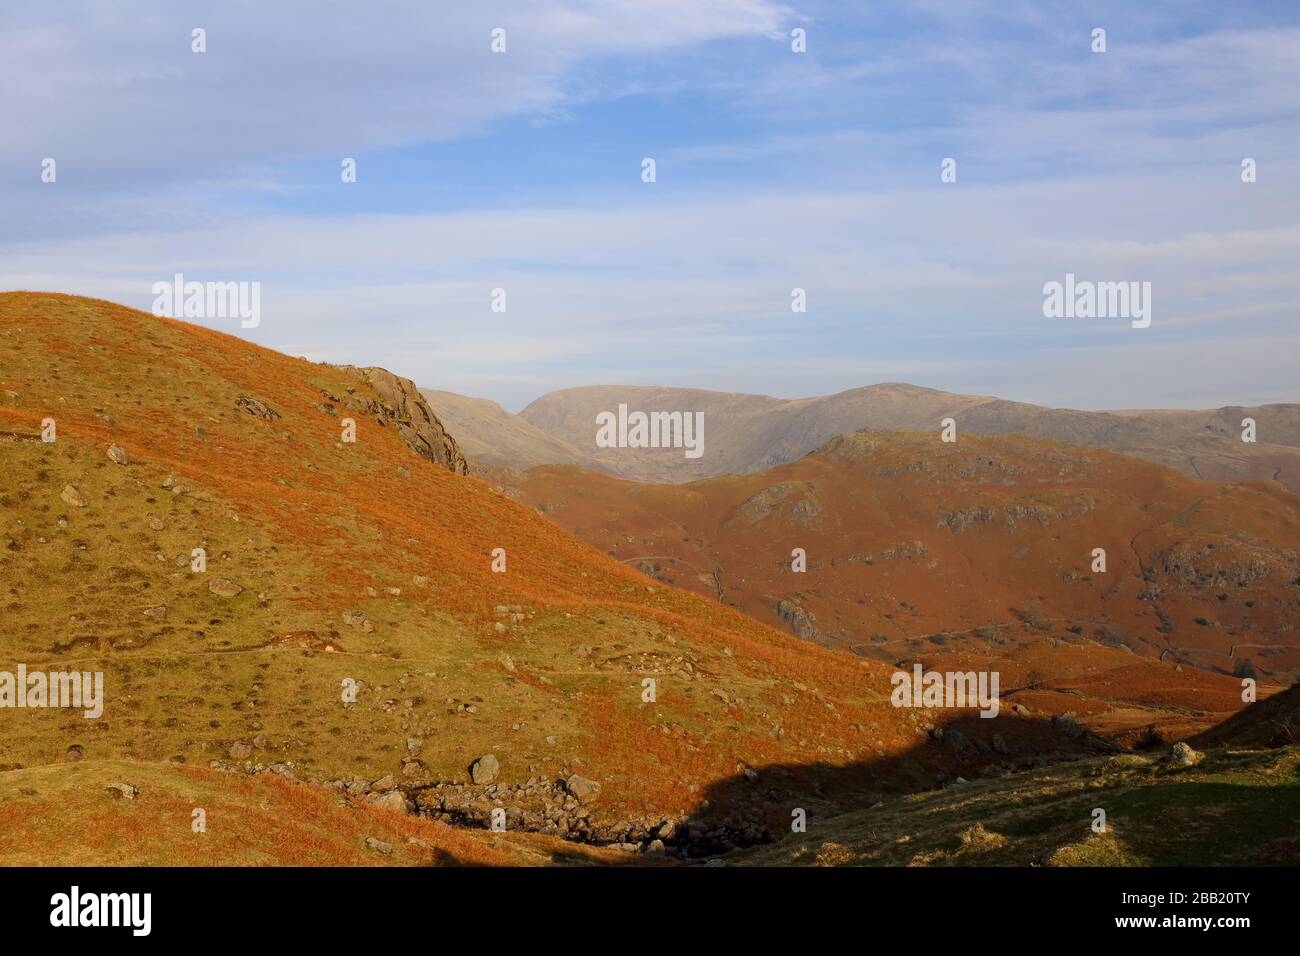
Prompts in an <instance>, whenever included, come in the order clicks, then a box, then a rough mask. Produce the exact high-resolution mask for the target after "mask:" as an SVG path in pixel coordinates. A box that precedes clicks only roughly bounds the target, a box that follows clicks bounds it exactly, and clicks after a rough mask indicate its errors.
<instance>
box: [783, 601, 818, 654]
mask: <svg viewBox="0 0 1300 956" xmlns="http://www.w3.org/2000/svg"><path fill="white" fill-rule="evenodd" d="M776 616H777V617H779V618H780V619H781V620H783V621H785V622H786V623H787V624H789V625H790V633H792V634H793V635H794V636H795V637H798V638H802V639H803V640H805V641H813V642H816V643H819V644H820V643H823V637H822V632H821V630H820V629H818V627H817V618H816V616H815V615H814V614H813V613H812V612H811V611H805V610H804V609H803V608H801V607H800V606H799V605H798V604H796V603H794V601H787V600H786V599H785V598H782V599H781V600H779V601H777V602H776Z"/></svg>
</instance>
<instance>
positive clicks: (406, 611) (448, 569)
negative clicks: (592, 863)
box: [0, 294, 954, 821]
mask: <svg viewBox="0 0 1300 956" xmlns="http://www.w3.org/2000/svg"><path fill="white" fill-rule="evenodd" d="M0 346H2V347H3V349H4V351H5V356H6V361H5V363H4V366H3V373H2V375H3V379H2V380H0V402H2V403H3V404H0V432H3V433H4V436H3V437H0V470H2V471H3V474H4V475H5V477H6V481H5V487H4V490H3V493H0V578H2V580H3V582H4V595H3V599H4V605H3V608H4V630H3V635H2V639H0V658H3V660H0V668H3V669H8V670H11V671H12V670H14V669H15V668H16V667H17V665H18V664H19V663H24V664H26V665H27V667H28V668H29V669H37V668H44V669H67V668H71V667H76V668H78V669H83V670H88V671H103V672H104V674H105V683H106V696H107V704H106V706H105V710H104V715H103V717H102V718H100V719H98V720H86V719H84V718H83V717H82V716H81V715H80V713H71V712H69V711H60V710H36V709H27V710H5V711H3V712H0V719H3V720H4V722H5V728H6V732H5V733H4V734H3V736H2V737H0V767H4V768H9V769H16V768H33V767H40V766H45V765H50V764H57V763H61V762H63V761H65V760H67V759H68V754H69V750H70V748H79V752H80V753H82V754H84V757H85V758H86V759H87V760H95V761H100V760H116V759H131V760H137V761H153V762H157V761H165V760H168V759H170V758H172V757H183V758H185V759H186V760H187V761H188V762H189V763H191V764H193V763H199V764H204V763H207V762H209V761H214V760H216V761H221V762H223V763H227V764H232V765H237V766H254V765H256V764H258V763H264V764H268V765H269V764H271V763H287V764H292V765H293V767H294V768H295V773H296V774H297V775H298V776H300V777H303V778H306V779H315V780H321V781H337V780H344V781H351V780H357V779H360V780H375V779H377V778H380V777H383V776H384V775H389V774H392V775H395V776H396V777H397V779H398V780H399V781H401V783H402V785H403V786H408V787H414V786H416V785H419V784H422V783H432V782H437V781H461V782H464V781H466V779H467V767H468V765H469V764H470V763H471V761H473V760H474V759H476V758H477V757H479V756H481V755H483V754H485V753H492V754H494V755H495V756H496V757H497V758H498V760H499V762H500V767H501V770H500V778H499V782H500V783H503V784H513V783H522V782H525V781H527V780H529V779H534V778H536V779H555V778H557V777H558V778H563V777H567V776H568V775H570V774H574V773H580V774H581V775H582V776H585V777H588V778H591V779H594V780H596V781H597V782H599V783H600V784H601V785H602V788H603V789H602V792H601V794H600V796H599V798H598V800H596V801H595V802H594V804H593V807H592V811H591V812H592V816H593V819H594V820H597V821H599V820H602V819H604V820H615V821H621V820H624V819H628V818H638V819H639V818H642V817H656V818H657V817H659V816H662V815H672V814H676V815H679V816H682V817H684V816H685V815H687V814H690V813H691V812H693V811H694V810H695V809H696V808H697V806H698V803H699V794H700V792H701V790H702V789H703V788H704V787H706V786H707V785H709V784H710V783H711V782H713V781H716V780H718V779H722V778H726V777H730V776H734V775H736V774H738V773H739V772H740V770H741V769H742V768H744V767H753V766H763V765H767V764H784V763H806V764H810V765H826V766H830V767H834V766H838V765H842V764H851V763H853V762H855V761H859V760H861V759H864V758H865V757H867V756H869V755H870V756H875V755H878V754H886V753H893V752H902V751H904V750H907V749H910V747H911V744H912V743H913V741H914V740H915V738H916V735H917V730H916V726H915V724H914V723H913V722H909V721H908V720H907V719H906V718H905V715H903V714H902V713H900V712H899V711H896V710H895V709H894V708H892V707H890V706H888V704H887V694H888V690H889V685H888V674H889V668H887V667H884V666H882V665H879V664H875V663H868V662H861V661H854V660H852V659H851V658H848V657H846V656H843V655H836V654H832V653H830V652H828V651H824V650H821V649H810V648H809V647H808V646H807V645H806V644H804V643H803V642H801V641H798V640H797V639H795V638H793V637H791V636H790V635H788V634H782V633H780V632H778V631H776V630H774V629H771V628H768V627H765V626H762V625H759V624H756V623H754V622H753V621H751V620H749V619H748V618H745V617H744V616H742V615H740V614H739V613H737V612H735V611H734V610H731V609H728V608H724V607H720V606H717V605H716V604H714V603H712V602H710V601H707V600H704V599H701V598H699V597H696V596H694V595H691V594H688V593H685V592H681V591H677V590H675V589H672V588H666V587H658V586H652V585H650V584H649V583H648V582H647V581H646V580H645V578H644V577H643V576H641V575H640V574H639V573H638V572H636V571H635V570H633V569H630V568H628V567H626V566H624V565H622V564H621V563H620V562H617V561H615V560H613V559H611V558H608V557H606V556H604V555H601V554H599V553H598V552H596V551H594V550H593V549H592V548H590V547H589V546H588V545H586V544H584V543H582V542H581V541H579V540H578V539H576V538H574V537H573V536H572V535H570V534H568V533H567V532H564V531H562V530H560V529H559V528H557V527H556V526H555V525H554V524H552V523H550V522H549V521H546V520H545V519H543V518H542V517H541V516H539V515H537V514H536V512H535V511H534V510H533V509H531V508H528V507H527V506H524V505H521V504H518V503H516V502H514V501H511V500H510V499H509V498H507V497H505V496H502V495H500V494H498V493H496V492H494V491H493V489H492V488H491V487H489V486H488V485H485V484H483V483H482V482H479V481H477V480H475V479H474V478H471V477H466V476H463V475H458V474H454V473H452V472H451V471H449V470H448V469H447V468H445V467H442V466H440V465H438V464H435V463H433V462H431V461H428V460H426V459H424V458H421V457H419V456H418V455H416V454H414V453H413V452H412V450H411V448H410V447H408V445H407V444H406V442H405V441H404V440H403V438H402V436H401V435H400V434H399V433H398V431H397V429H396V428H395V427H394V423H393V422H391V421H385V422H384V423H381V421H380V419H382V418H384V417H385V416H384V414H383V413H382V412H381V413H375V412H374V409H375V407H376V406H375V405H374V403H375V402H376V401H377V400H378V396H377V395H376V394H375V393H373V391H371V390H370V388H369V386H368V385H366V383H365V382H363V381H361V380H359V379H358V378H357V377H355V376H354V375H352V374H351V373H349V372H347V371H346V370H341V369H335V368H330V367H326V366H321V365H314V364H311V363H308V362H305V361H302V360H298V359H293V358H289V357H287V356H283V355H279V354H277V353H274V352H270V351H268V350H265V349H260V348H257V347H254V346H252V345H249V344H248V343H246V342H244V341H241V340H239V339H236V338H233V337H229V336H225V335H222V334H219V333H216V332H213V331H209V330H205V329H201V328H197V327H194V326H190V325H187V324H185V323H182V322H176V321H171V320H166V319H158V318H155V317H153V316H150V315H146V314H143V313H140V312H136V311H133V310H130V309H126V308H122V307H119V306H115V305H112V304H109V303H106V302H99V301H91V300H85V299H79V298H73V297H66V296H49V295H27V294H5V295H2V296H0ZM250 409H251V411H250ZM267 409H269V413H268V412H267V411H266V410H267ZM267 414H273V415H274V416H278V417H274V418H268V417H266V416H267ZM347 417H350V418H353V419H354V420H355V422H356V428H357V441H356V442H355V443H354V444H349V443H344V442H341V441H340V438H341V434H342V432H341V422H342V419H343V418H347ZM46 418H54V419H55V420H56V423H57V440H56V441H55V442H54V443H43V442H42V441H40V439H39V437H38V436H39V434H40V431H41V427H42V421H43V420H44V419H46ZM110 446H116V447H117V448H120V449H121V450H122V451H123V452H124V453H125V462H126V463H125V464H122V463H119V461H115V460H113V459H111V458H110V457H109V449H110ZM118 458H119V460H121V458H122V455H120V454H119V455H118ZM69 488H72V489H74V490H73V491H71V492H68V494H67V495H66V496H65V491H66V490H67V489H69ZM199 547H201V548H203V549H205V551H206V554H207V570H206V572H205V573H202V574H196V573H192V571H191V569H190V566H189V556H190V555H191V552H192V549H194V548H199ZM497 548H501V549H504V551H505V553H506V556H507V565H506V567H507V570H506V572H505V573H495V572H494V571H493V570H492V561H493V558H492V552H493V550H494V549H497ZM219 580H220V581H226V582H230V583H232V584H233V585H234V586H235V587H237V588H239V589H240V590H239V591H238V593H235V591H234V589H233V588H228V587H224V586H222V585H220V584H217V582H218V581H219ZM214 588H215V589H216V590H214ZM218 592H220V593H218ZM646 678H653V679H654V680H656V681H657V682H658V683H657V696H656V699H655V700H654V701H653V702H644V701H643V699H642V695H643V691H644V688H643V681H644V680H645V679H646ZM344 681H353V682H355V685H356V687H357V689H358V692H357V699H356V702H355V703H345V702H344V701H343V698H342V694H341V687H342V685H343V682H344ZM912 716H913V717H914V716H915V715H912ZM255 739H256V740H260V741H261V742H260V743H259V744H258V749H257V751H256V753H255V754H254V755H252V756H250V755H249V753H247V748H248V744H249V742H250V741H253V740H255ZM953 762H954V758H953V757H952V756H951V755H949V754H946V753H945V752H944V751H942V750H941V749H940V748H938V747H932V748H928V749H927V750H926V751H924V752H922V753H920V754H918V755H917V756H916V757H915V758H914V759H913V760H911V761H910V762H909V765H908V767H906V768H900V769H899V770H898V771H897V773H896V776H897V778H898V779H899V780H900V781H902V780H903V779H905V778H906V779H911V777H912V776H914V775H919V776H920V777H921V778H923V779H934V774H935V773H937V772H939V771H940V770H942V768H944V767H945V766H949V765H951V764H952V763H953ZM715 809H717V810H719V812H721V809H722V808H715Z"/></svg>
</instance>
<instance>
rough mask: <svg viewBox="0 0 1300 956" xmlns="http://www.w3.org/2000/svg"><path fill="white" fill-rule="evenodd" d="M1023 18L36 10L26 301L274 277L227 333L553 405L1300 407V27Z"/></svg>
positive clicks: (18, 83)
mask: <svg viewBox="0 0 1300 956" xmlns="http://www.w3.org/2000/svg"><path fill="white" fill-rule="evenodd" d="M987 7H988V5H987V4H980V3H973V2H965V0H950V2H918V3H908V4H902V3H887V4H884V5H882V6H881V7H880V9H878V10H873V11H866V10H847V11H846V10H842V9H836V6H835V5H834V4H829V3H824V2H820V0H813V2H807V3H803V2H792V3H777V2H771V0H714V2H710V3H706V4H696V3H689V2H686V0H656V2H636V3H633V2H630V0H628V2H609V3H605V4H599V5H593V4H589V3H585V2H580V0H569V2H565V3H548V4H541V3H531V2H521V3H514V4H509V5H505V6H503V7H501V8H500V9H480V8H471V9H461V8H460V7H454V6H443V5H428V4H415V3H410V2H399V0H385V2H380V3H376V4H371V5H368V6H367V7H365V8H357V9H352V8H349V7H343V8H338V9H333V10H330V12H329V14H328V15H324V14H322V13H321V12H320V10H319V8H318V7H316V6H314V5H310V4H303V3H288V4H283V5H277V6H275V7H266V6H261V5H257V4H251V3H247V2H236V3H231V4H226V5H223V6H222V7H221V8H219V9H214V8H209V7H208V6H206V5H204V4H199V3H193V2H182V3H168V4H163V3H152V4H149V3H146V4H141V5H139V8H138V11H139V15H138V16H133V17H132V18H122V17H118V16H115V15H114V14H113V12H112V11H111V10H108V9H106V8H91V9H88V10H80V9H78V10H76V11H75V12H70V11H68V10H67V9H65V8H62V7H58V6H52V5H48V4H44V3H39V2H35V0H20V2H16V3H11V4H8V5H6V7H5V8H4V10H3V11H0V87H3V89H4V92H5V94H6V95H5V96H4V98H3V101H4V102H5V107H4V109H5V112H6V117H5V118H6V120H7V122H6V123H5V126H6V129H7V131H8V133H9V135H7V136H6V137H5V139H4V140H3V142H0V208H4V209H5V223H6V227H7V228H6V229H4V230H3V232H2V233H0V262H2V263H3V264H2V265H0V288H4V289H33V290H48V291H57V292H68V293H77V294H86V295H94V296H98V297H102V298H107V299H110V300H112V301H117V302H121V303H124V304H127V305H131V306H135V307H137V308H143V309H146V310H147V309H149V308H150V307H151V302H152V298H153V296H152V293H151V288H152V286H153V284H154V283H156V282H159V281H169V280H170V279H171V277H172V276H173V275H174V274H176V273H181V274H184V275H185V277H186V278H187V279H189V280H194V281H202V282H225V281H237V282H247V283H259V284H260V289H261V301H262V308H261V321H260V324H258V325H257V327H255V328H248V329H244V328H240V326H239V324H238V323H237V322H230V321H224V320H220V319H198V321H200V322H201V323H202V324H205V325H210V326H212V327H214V328H219V329H222V330H223V331H227V332H231V333H232V334H235V335H239V336H241V337H244V338H246V339H248V340H250V341H253V342H256V343H258V344H261V345H266V346H269V347H272V348H275V349H278V350H280V351H284V352H287V353H290V354H295V355H305V356H307V357H309V358H311V359H314V360H321V361H329V362H336V363H350V364H359V365H380V366H384V367H387V368H391V369H393V370H394V371H396V372H399V373H400V374H402V375H405V376H407V377H409V378H411V379H413V380H414V381H416V382H418V383H419V384H421V385H422V386H428V387H435V388H442V389H446V390H449V391H454V392H458V393H461V394H469V395H481V396H486V397H490V398H491V399H492V400H494V401H496V402H498V403H499V404H501V405H502V406H503V407H505V408H508V409H511V410H515V411H517V410H519V409H521V408H522V407H524V406H525V405H526V404H528V402H530V401H532V400H533V399H534V398H536V397H538V396H539V395H542V394H545V393H546V392H549V391H553V390H556V389H560V388H567V387H575V386H580V385H587V384H595V383H598V382H609V381H615V382H627V383H646V384H655V385H665V386H674V387H699V388H709V389H713V390H717V391H726V392H743V393H750V394H770V395H776V396H790V397H808V396H815V395H825V394H832V393H835V392H839V391H844V390H846V389H849V388H855V387H859V386H861V385H863V384H866V383H871V382H880V381H901V382H908V383H913V384H920V385H924V386H927V387H934V388H939V389H941V390H944V391H950V392H957V393H964V394H972V393H974V394H985V395H996V396H998V397H1000V398H1007V399H1013V400H1017V401H1024V402H1030V403H1033V404H1039V405H1046V406H1053V407H1068V408H1079V409H1090V410H1091V409H1132V408H1213V407H1220V406H1223V405H1232V404H1241V405H1255V404H1262V403H1270V402H1291V401H1296V400H1298V399H1300V395H1298V394H1297V393H1296V390H1295V386H1294V383H1295V380H1296V375H1295V363H1294V356H1295V355H1296V354H1298V353H1300V327H1298V324H1297V318H1300V316H1297V311H1298V306H1297V303H1300V270H1297V269H1296V267H1295V263H1296V262H1297V261H1300V189H1298V188H1297V173H1300V158H1297V157H1298V155H1300V150H1298V147H1300V135H1297V130H1300V9H1298V8H1295V7H1294V6H1289V5H1286V4H1280V3H1273V2H1252V3H1244V4H1239V5H1234V6H1233V7H1232V8H1230V9H1226V8H1220V7H1217V6H1213V5H1195V6H1191V7H1186V8H1180V9H1176V10H1157V9H1146V8H1143V9H1133V8H1132V7H1131V5H1129V4H1121V3H1099V4H1095V5H1090V6H1089V8H1088V9H1086V10H1081V9H1078V8H1077V7H1076V6H1075V5H1073V4H1069V3H1063V2H1062V3H1040V4H1030V3H1024V4H1021V3H1012V4H1005V5H998V6H996V7H995V8H993V9H988V8H987ZM452 11H454V15H453V13H452ZM381 14H384V15H381ZM196 29H202V30H203V31H205V32H204V34H203V36H204V52H201V53H199V52H194V50H193V42H194V41H193V39H192V34H193V31H194V30H196ZM1097 29H1104V30H1105V31H1106V35H1105V36H1106V49H1105V52H1094V51H1093V49H1092V47H1093V46H1094V44H1095V41H1094V38H1093V34H1094V31H1095V30H1097ZM494 30H504V31H505V33H504V35H503V36H504V39H503V42H504V43H505V48H504V52H493V49H492V44H493V42H494V40H493V36H494V33H493V31H494ZM794 31H803V34H802V42H803V44H804V45H805V48H806V51H805V52H796V50H795V46H796V45H797V43H796V38H795V36H794V35H793V34H794ZM646 158H651V159H654V161H655V181H654V182H645V181H643V178H642V175H643V160H644V159H646ZM946 159H953V160H955V164H956V165H955V167H954V169H955V175H956V178H955V181H952V182H945V181H943V178H942V175H941V173H942V171H943V168H944V167H943V163H944V161H945V160H946ZM1247 159H1249V160H1251V161H1253V163H1254V164H1255V165H1254V166H1253V167H1252V168H1253V170H1254V176H1255V181H1253V182H1244V181H1243V169H1242V163H1243V161H1244V160H1247ZM47 160H53V161H54V162H55V164H56V167H57V177H56V178H55V179H54V181H43V179H42V176H43V169H44V164H45V163H46V161H47ZM348 160H353V161H355V172H356V181H355V182H344V178H345V177H344V176H343V174H342V170H343V167H344V166H345V163H346V161H348ZM1067 275H1074V276H1077V277H1078V278H1079V279H1080V280H1081V281H1084V282H1096V283H1111V282H1124V283H1128V282H1132V283H1138V284H1139V285H1141V284H1147V283H1149V289H1150V292H1149V299H1148V300H1147V305H1149V307H1150V324H1149V327H1146V328H1140V327H1134V325H1133V324H1131V323H1130V321H1128V320H1127V319H1126V318H1047V317H1045V311H1044V297H1045V296H1044V287H1045V284H1047V283H1051V282H1061V281H1063V280H1064V279H1065V277H1066V276H1067ZM1134 288H1135V289H1137V288H1138V286H1134ZM498 289H500V290H504V292H505V293H506V297H507V298H506V302H507V307H506V310H505V311H504V312H494V311H493V310H492V308H491V303H492V301H493V296H494V290H498ZM795 289H802V290H804V294H805V296H806V311H805V312H793V311H792V308H791V305H792V301H793V300H792V293H793V290H795Z"/></svg>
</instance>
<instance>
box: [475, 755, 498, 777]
mask: <svg viewBox="0 0 1300 956" xmlns="http://www.w3.org/2000/svg"><path fill="white" fill-rule="evenodd" d="M500 772H501V764H500V763H498V762H497V758H496V757H495V756H494V755H493V754H484V755H483V756H481V757H479V758H478V759H477V760H475V761H474V762H473V763H472V764H470V765H469V778H470V779H471V780H473V781H474V782H475V783H491V782H492V781H494V780H496V778H497V774H499V773H500Z"/></svg>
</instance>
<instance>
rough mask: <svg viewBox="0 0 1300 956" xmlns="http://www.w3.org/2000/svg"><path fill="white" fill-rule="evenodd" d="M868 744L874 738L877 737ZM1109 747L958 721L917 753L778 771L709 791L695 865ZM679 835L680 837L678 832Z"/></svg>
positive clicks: (1022, 725) (1033, 725)
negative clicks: (798, 824)
mask: <svg viewBox="0 0 1300 956" xmlns="http://www.w3.org/2000/svg"><path fill="white" fill-rule="evenodd" d="M868 736H869V735H868ZM1116 750H1117V748H1116V747H1114V746H1113V745H1112V744H1110V743H1109V742H1107V741H1105V740H1103V739H1101V738H1099V737H1097V736H1095V735H1093V734H1090V733H1088V732H1086V731H1083V730H1082V729H1081V728H1078V727H1074V726H1071V725H1064V726H1063V725H1061V724H1057V723H1053V721H1051V720H1049V719H1046V718H1035V717H1013V716H1000V717H997V718H993V719H989V720H985V719H981V718H980V717H978V716H977V715H973V714H972V715H969V716H966V715H963V716H957V717H954V718H953V719H951V720H949V721H947V722H945V723H943V724H941V725H938V726H936V728H935V729H934V730H933V731H931V732H930V733H929V734H924V735H923V734H922V733H920V732H918V736H917V743H916V744H915V746H913V747H911V748H909V749H908V750H906V751H904V752H902V753H898V754H893V755H887V756H881V757H877V758H874V759H870V760H864V761H858V762H854V763H850V764H845V765H837V764H833V763H830V762H815V763H808V764H772V765H768V766H763V767H755V768H744V767H741V768H739V769H738V772H737V773H736V774H734V775H733V776H730V777H727V778H725V779H722V780H718V781H715V782H714V783H712V784H710V785H709V786H708V787H707V788H706V789H705V791H704V793H703V794H702V796H701V800H700V802H699V804H698V806H697V807H696V809H695V811H694V812H693V813H692V814H691V815H690V816H689V818H688V819H687V820H686V822H685V824H684V826H685V827H686V828H688V830H689V832H690V834H691V836H690V839H689V843H688V845H689V847H690V851H689V852H690V854H691V856H695V857H698V856H710V855H716V854H718V853H725V852H726V851H728V850H731V849H735V848H737V847H743V846H752V845H756V844H761V843H768V842H771V841H773V840H778V839H781V838H782V837H784V836H786V835H788V834H790V833H791V827H792V823H793V822H794V819H795V817H796V815H797V814H798V812H799V811H802V814H803V816H804V817H805V818H806V821H807V826H808V827H809V829H810V830H811V828H812V826H813V822H814V821H815V820H818V819H826V818H828V817H831V816H836V815H838V814H841V813H847V812H850V811H853V810H863V809H867V808H869V807H872V806H874V805H875V804H877V803H879V802H881V801H885V800H891V799H894V798H897V797H901V796H904V795H907V794H911V793H918V792H925V791H934V790H939V789H943V788H944V787H945V786H949V785H952V784H954V783H956V782H957V781H958V780H959V778H960V779H964V780H967V781H974V780H978V779H985V778H996V777H1000V776H1003V775H1005V774H1007V773H1013V772H1019V771H1025V770H1032V769H1037V768H1041V767H1046V766H1049V765H1051V764H1054V763H1060V762H1068V761H1072V760H1079V759H1083V758H1086V757H1092V756H1098V755H1104V754H1113V753H1115V752H1116ZM678 832H679V835H680V832H681V831H680V830H679V831H678Z"/></svg>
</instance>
